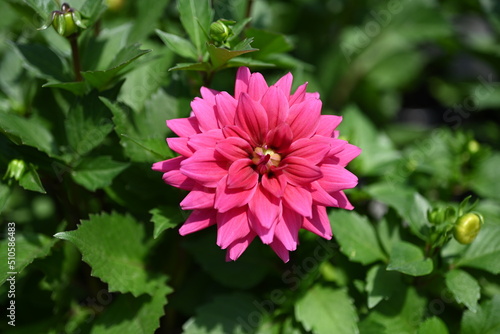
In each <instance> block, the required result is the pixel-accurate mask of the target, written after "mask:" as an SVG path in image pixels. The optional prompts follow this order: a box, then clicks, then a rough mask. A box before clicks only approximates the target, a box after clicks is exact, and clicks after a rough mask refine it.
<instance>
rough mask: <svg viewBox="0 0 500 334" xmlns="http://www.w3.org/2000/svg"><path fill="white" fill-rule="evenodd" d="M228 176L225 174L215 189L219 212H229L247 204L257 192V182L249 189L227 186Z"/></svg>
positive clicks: (216, 206) (216, 205)
mask: <svg viewBox="0 0 500 334" xmlns="http://www.w3.org/2000/svg"><path fill="white" fill-rule="evenodd" d="M227 183H228V182H227V176H224V177H223V178H222V179H221V180H220V181H219V183H218V184H217V189H216V191H215V204H214V207H215V208H216V209H217V210H219V212H227V211H229V210H231V209H234V208H239V207H242V206H245V205H247V203H248V202H250V200H251V199H252V197H253V196H254V194H255V189H257V182H255V184H254V186H253V187H252V188H248V189H230V188H228V186H227Z"/></svg>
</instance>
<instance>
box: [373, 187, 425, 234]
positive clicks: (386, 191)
mask: <svg viewBox="0 0 500 334" xmlns="http://www.w3.org/2000/svg"><path fill="white" fill-rule="evenodd" d="M366 191H367V192H368V193H369V194H370V195H371V196H373V198H374V199H376V200H378V201H381V202H383V203H385V204H387V205H388V206H391V207H393V208H394V209H395V210H396V211H397V212H398V214H399V215H400V216H401V217H402V218H403V219H404V220H405V221H407V222H408V224H409V226H410V229H411V230H412V232H413V233H414V234H415V235H416V236H418V237H419V238H420V239H422V240H425V241H426V240H427V234H428V232H429V226H430V223H429V221H428V219H427V211H428V210H429V209H430V207H431V206H430V204H429V202H427V200H426V199H425V198H424V197H423V196H422V195H420V194H419V193H418V192H416V191H415V190H413V189H410V188H405V187H402V186H400V185H396V184H392V183H389V182H386V183H378V184H375V185H372V186H370V187H368V188H367V189H366Z"/></svg>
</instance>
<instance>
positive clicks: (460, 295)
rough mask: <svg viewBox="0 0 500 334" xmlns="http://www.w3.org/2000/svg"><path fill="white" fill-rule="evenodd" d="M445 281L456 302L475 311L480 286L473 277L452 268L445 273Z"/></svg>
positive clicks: (479, 295)
mask: <svg viewBox="0 0 500 334" xmlns="http://www.w3.org/2000/svg"><path fill="white" fill-rule="evenodd" d="M445 282H446V286H447V287H448V289H450V291H451V293H452V294H453V296H454V297H455V300H456V301H457V302H458V303H463V304H464V305H465V306H467V308H468V309H469V310H471V311H472V312H476V310H477V301H478V300H479V298H480V297H481V288H480V287H479V283H478V282H477V280H476V279H475V278H474V277H472V276H471V275H469V274H468V273H467V272H465V271H463V270H460V269H453V270H450V271H448V272H447V273H446V275H445Z"/></svg>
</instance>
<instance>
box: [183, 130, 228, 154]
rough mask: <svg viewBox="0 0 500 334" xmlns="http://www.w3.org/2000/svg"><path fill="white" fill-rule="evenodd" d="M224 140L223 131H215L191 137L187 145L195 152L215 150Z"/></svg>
mask: <svg viewBox="0 0 500 334" xmlns="http://www.w3.org/2000/svg"><path fill="white" fill-rule="evenodd" d="M223 139H224V135H223V134H222V130H221V129H215V130H210V131H207V132H203V133H198V134H196V135H194V136H190V137H189V140H188V142H187V144H188V146H189V147H190V148H191V149H192V150H193V151H198V150H202V149H205V148H213V147H215V145H216V144H217V142H219V141H220V140H223Z"/></svg>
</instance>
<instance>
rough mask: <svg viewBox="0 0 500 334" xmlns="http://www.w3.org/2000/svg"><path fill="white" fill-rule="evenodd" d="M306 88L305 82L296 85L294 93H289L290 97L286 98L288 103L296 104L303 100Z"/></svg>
mask: <svg viewBox="0 0 500 334" xmlns="http://www.w3.org/2000/svg"><path fill="white" fill-rule="evenodd" d="M306 89H307V82H306V83H304V84H302V85H300V86H299V87H297V90H295V93H293V95H291V96H290V98H289V99H288V103H289V105H290V106H293V105H294V104H298V103H301V102H302V101H304V99H305V97H306Z"/></svg>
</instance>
